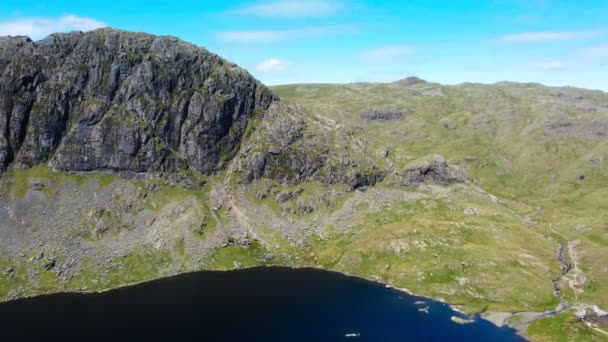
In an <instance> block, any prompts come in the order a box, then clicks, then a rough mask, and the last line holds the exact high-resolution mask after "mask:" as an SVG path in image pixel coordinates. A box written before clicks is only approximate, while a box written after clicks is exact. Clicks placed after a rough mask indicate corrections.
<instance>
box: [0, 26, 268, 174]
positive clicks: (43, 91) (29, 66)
mask: <svg viewBox="0 0 608 342" xmlns="http://www.w3.org/2000/svg"><path fill="white" fill-rule="evenodd" d="M0 70H1V71H2V73H1V74H0V171H1V170H5V169H6V168H7V166H8V165H9V164H11V163H14V164H15V166H17V167H31V166H33V165H36V164H41V163H48V164H49V165H50V166H51V167H52V168H54V169H56V170H62V171H89V170H104V169H105V170H111V171H127V172H147V171H179V170H183V169H188V168H191V169H194V170H196V171H198V172H201V173H204V174H209V173H212V172H213V171H215V170H218V169H220V168H221V167H222V166H223V165H224V163H225V162H226V161H228V160H230V158H231V156H232V155H233V154H234V153H235V152H236V150H237V147H238V146H239V144H240V141H241V138H242V135H243V133H244V131H245V128H246V127H247V124H248V120H249V119H250V118H251V117H253V116H254V114H255V113H256V112H257V111H263V110H265V109H267V108H268V106H269V105H270V103H271V102H272V101H274V100H276V96H275V95H274V94H273V93H272V92H271V91H270V90H268V89H267V88H266V87H264V86H263V85H261V84H260V83H259V82H258V81H256V80H255V79H254V78H253V77H252V76H251V75H249V74H248V73H247V72H246V71H244V70H243V69H240V68H239V67H237V66H236V65H234V64H232V63H229V62H227V61H225V60H223V59H221V58H220V57H218V56H216V55H214V54H212V53H210V52H208V51H206V50H204V49H202V48H199V47H197V46H194V45H192V44H188V43H185V42H182V41H180V40H178V39H176V38H173V37H157V36H152V35H148V34H140V33H130V32H123V31H118V30H112V29H99V30H95V31H92V32H88V33H82V32H73V33H67V34H53V35H51V36H49V37H47V38H46V39H44V40H41V41H38V42H33V41H32V40H30V39H29V38H27V37H0Z"/></svg>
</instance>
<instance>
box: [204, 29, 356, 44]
mask: <svg viewBox="0 0 608 342" xmlns="http://www.w3.org/2000/svg"><path fill="white" fill-rule="evenodd" d="M348 31H349V29H348V28H346V27H341V26H319V27H305V28H300V29H293V30H242V31H224V32H218V33H217V34H216V38H217V39H219V40H223V41H227V42H239V43H268V42H276V41H283V40H293V39H300V38H310V37H322V36H327V35H335V34H341V33H346V32H348Z"/></svg>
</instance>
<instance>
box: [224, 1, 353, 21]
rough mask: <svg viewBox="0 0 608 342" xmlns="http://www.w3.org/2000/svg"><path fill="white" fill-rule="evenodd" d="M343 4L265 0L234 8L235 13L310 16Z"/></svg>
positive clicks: (261, 15) (330, 11)
mask: <svg viewBox="0 0 608 342" xmlns="http://www.w3.org/2000/svg"><path fill="white" fill-rule="evenodd" d="M341 7H342V5H341V4H340V3H338V2H336V1H331V0H308V1H304V0H278V1H277V0H275V1H263V2H259V3H256V4H254V5H250V6H244V7H241V8H237V9H236V10H234V11H233V12H234V13H237V14H243V15H255V16H259V17H279V18H280V17H310V16H320V15H325V14H331V13H333V12H335V11H337V10H339V9H340V8H341Z"/></svg>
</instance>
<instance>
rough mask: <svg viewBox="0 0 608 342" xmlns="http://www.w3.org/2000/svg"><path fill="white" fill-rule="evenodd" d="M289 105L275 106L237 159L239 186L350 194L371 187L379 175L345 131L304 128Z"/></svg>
mask: <svg viewBox="0 0 608 342" xmlns="http://www.w3.org/2000/svg"><path fill="white" fill-rule="evenodd" d="M306 118H307V116H306V115H305V114H304V113H303V112H302V110H301V109H300V108H299V107H297V106H294V105H289V104H286V103H281V102H277V103H274V104H273V105H272V106H271V107H270V108H269V109H268V111H267V112H266V113H265V115H264V118H263V120H262V122H261V124H260V125H259V127H258V128H257V131H256V134H255V138H254V139H252V140H251V141H250V142H249V145H248V146H247V147H246V148H245V149H244V150H243V153H242V154H241V162H240V171H241V173H242V179H243V182H244V183H251V182H253V181H256V180H259V179H261V178H268V179H273V180H277V181H279V182H281V183H286V184H293V183H296V182H302V181H318V182H321V183H325V184H338V183H340V184H346V185H348V186H349V187H351V188H352V189H355V188H359V187H362V186H370V185H375V184H376V183H378V182H381V181H382V180H383V179H384V176H385V172H384V171H383V170H381V169H379V168H377V167H376V166H375V165H374V163H373V161H372V160H371V159H370V158H369V157H368V156H367V155H366V154H365V153H363V152H362V151H360V150H358V148H357V146H358V144H357V143H356V142H354V141H350V140H352V134H351V133H352V132H351V131H349V130H348V129H344V128H340V129H333V128H328V127H325V126H323V125H322V124H320V123H318V122H310V121H309V120H307V119H306Z"/></svg>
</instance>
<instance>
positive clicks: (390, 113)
mask: <svg viewBox="0 0 608 342" xmlns="http://www.w3.org/2000/svg"><path fill="white" fill-rule="evenodd" d="M359 117H360V118H361V120H363V121H367V122H370V121H394V120H400V119H401V118H403V110H402V109H401V108H399V106H395V105H393V106H384V107H380V108H371V109H368V110H365V111H363V112H361V114H359Z"/></svg>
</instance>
